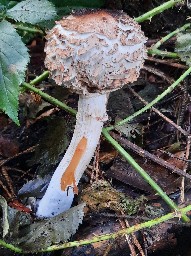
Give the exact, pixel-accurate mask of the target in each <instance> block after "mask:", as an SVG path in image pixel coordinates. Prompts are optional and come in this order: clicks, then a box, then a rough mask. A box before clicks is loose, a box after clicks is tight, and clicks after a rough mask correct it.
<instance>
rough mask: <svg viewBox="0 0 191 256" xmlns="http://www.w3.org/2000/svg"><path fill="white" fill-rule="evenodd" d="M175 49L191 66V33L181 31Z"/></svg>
mask: <svg viewBox="0 0 191 256" xmlns="http://www.w3.org/2000/svg"><path fill="white" fill-rule="evenodd" d="M175 51H176V52H177V53H178V55H179V56H180V59H181V60H182V61H184V62H186V64H187V65H189V66H191V33H179V34H178V36H177V42H176V49H175Z"/></svg>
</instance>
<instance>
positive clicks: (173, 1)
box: [135, 0, 182, 22]
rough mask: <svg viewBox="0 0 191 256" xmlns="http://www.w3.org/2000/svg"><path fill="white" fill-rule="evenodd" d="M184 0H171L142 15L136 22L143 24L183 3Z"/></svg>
mask: <svg viewBox="0 0 191 256" xmlns="http://www.w3.org/2000/svg"><path fill="white" fill-rule="evenodd" d="M181 2H182V0H170V1H168V2H166V3H163V4H161V5H159V6H157V7H156V8H154V9H152V10H151V11H148V12H146V13H144V14H142V15H141V16H139V17H137V18H135V21H137V22H143V21H145V20H150V19H151V18H152V17H153V16H155V15H157V14H159V13H161V12H163V11H165V10H167V9H169V8H172V7H173V6H175V5H176V4H177V3H181Z"/></svg>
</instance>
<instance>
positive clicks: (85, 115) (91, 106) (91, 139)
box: [36, 93, 108, 217]
mask: <svg viewBox="0 0 191 256" xmlns="http://www.w3.org/2000/svg"><path fill="white" fill-rule="evenodd" d="M107 98H108V95H107V94H98V93H93V94H89V95H86V96H84V95H80V96H79V102H78V113H77V116H76V126H75V130H74V134H73V137H72V140H71V143H70V145H69V147H68V149H67V151H66V153H65V155H64V157H63V159H62V160H61V162H60V164H59V165H58V167H57V169H56V171H55V172H54V174H53V176H52V179H51V181H50V184H49V186H48V188H47V190H46V192H45V195H44V196H43V198H42V199H41V200H40V202H39V206H38V210H37V213H36V215H37V216H38V217H53V216H55V215H57V214H59V213H61V212H64V211H66V210H68V209H69V208H70V207H71V204H72V201H73V198H74V194H77V193H78V189H77V185H78V182H79V180H80V178H81V176H82V174H83V172H84V171H85V169H86V168H87V165H88V164H89V163H90V161H91V159H92V157H93V155H94V152H95V149H96V147H97V145H98V143H99V138H100V134H101V131H102V127H103V122H104V121H106V120H107V114H106V104H107Z"/></svg>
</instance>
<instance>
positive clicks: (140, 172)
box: [102, 128, 190, 222]
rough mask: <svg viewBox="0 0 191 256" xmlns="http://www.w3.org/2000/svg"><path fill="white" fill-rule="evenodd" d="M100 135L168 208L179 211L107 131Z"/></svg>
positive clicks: (185, 217) (185, 218) (184, 217)
mask: <svg viewBox="0 0 191 256" xmlns="http://www.w3.org/2000/svg"><path fill="white" fill-rule="evenodd" d="M102 134H103V135H104V137H105V138H106V139H107V140H108V141H109V142H110V143H111V144H112V146H113V147H114V148H115V149H117V151H118V152H119V153H120V154H121V155H122V156H123V157H124V158H125V159H126V160H127V161H128V162H129V163H130V165H131V166H133V167H134V168H135V170H136V171H137V172H138V173H139V174H140V175H141V176H142V178H143V179H144V180H145V181H146V182H147V183H148V184H149V185H150V186H151V187H152V188H153V189H154V190H155V191H156V192H157V193H158V194H159V195H160V196H161V197H162V199H163V200H164V201H165V202H166V203H167V204H168V206H169V207H170V208H171V209H173V210H175V211H179V208H178V206H177V205H176V204H175V203H174V202H173V201H172V200H171V199H170V198H169V197H168V196H167V194H166V193H165V192H164V191H163V190H162V189H161V188H160V187H159V186H158V184H157V183H156V182H155V181H154V180H153V179H152V178H151V177H150V176H149V175H148V174H147V173H146V172H145V171H144V170H143V169H142V167H141V166H139V165H138V164H137V163H136V162H135V160H134V159H133V158H132V157H131V156H130V155H129V154H128V153H127V152H126V151H125V149H124V148H123V147H121V145H120V144H119V143H118V142H117V141H116V140H114V139H113V138H112V136H111V135H110V134H109V132H108V131H107V129H105V128H103V130H102ZM182 219H183V220H184V221H185V222H189V221H190V219H189V218H188V217H187V216H186V215H182Z"/></svg>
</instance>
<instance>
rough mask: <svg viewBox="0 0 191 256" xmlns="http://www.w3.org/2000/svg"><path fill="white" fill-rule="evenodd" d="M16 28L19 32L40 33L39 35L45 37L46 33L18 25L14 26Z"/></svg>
mask: <svg viewBox="0 0 191 256" xmlns="http://www.w3.org/2000/svg"><path fill="white" fill-rule="evenodd" d="M14 28H15V29H17V30H22V31H26V32H30V33H38V34H41V35H44V32H43V31H42V30H41V29H38V28H30V27H27V26H24V25H16V24H14Z"/></svg>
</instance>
